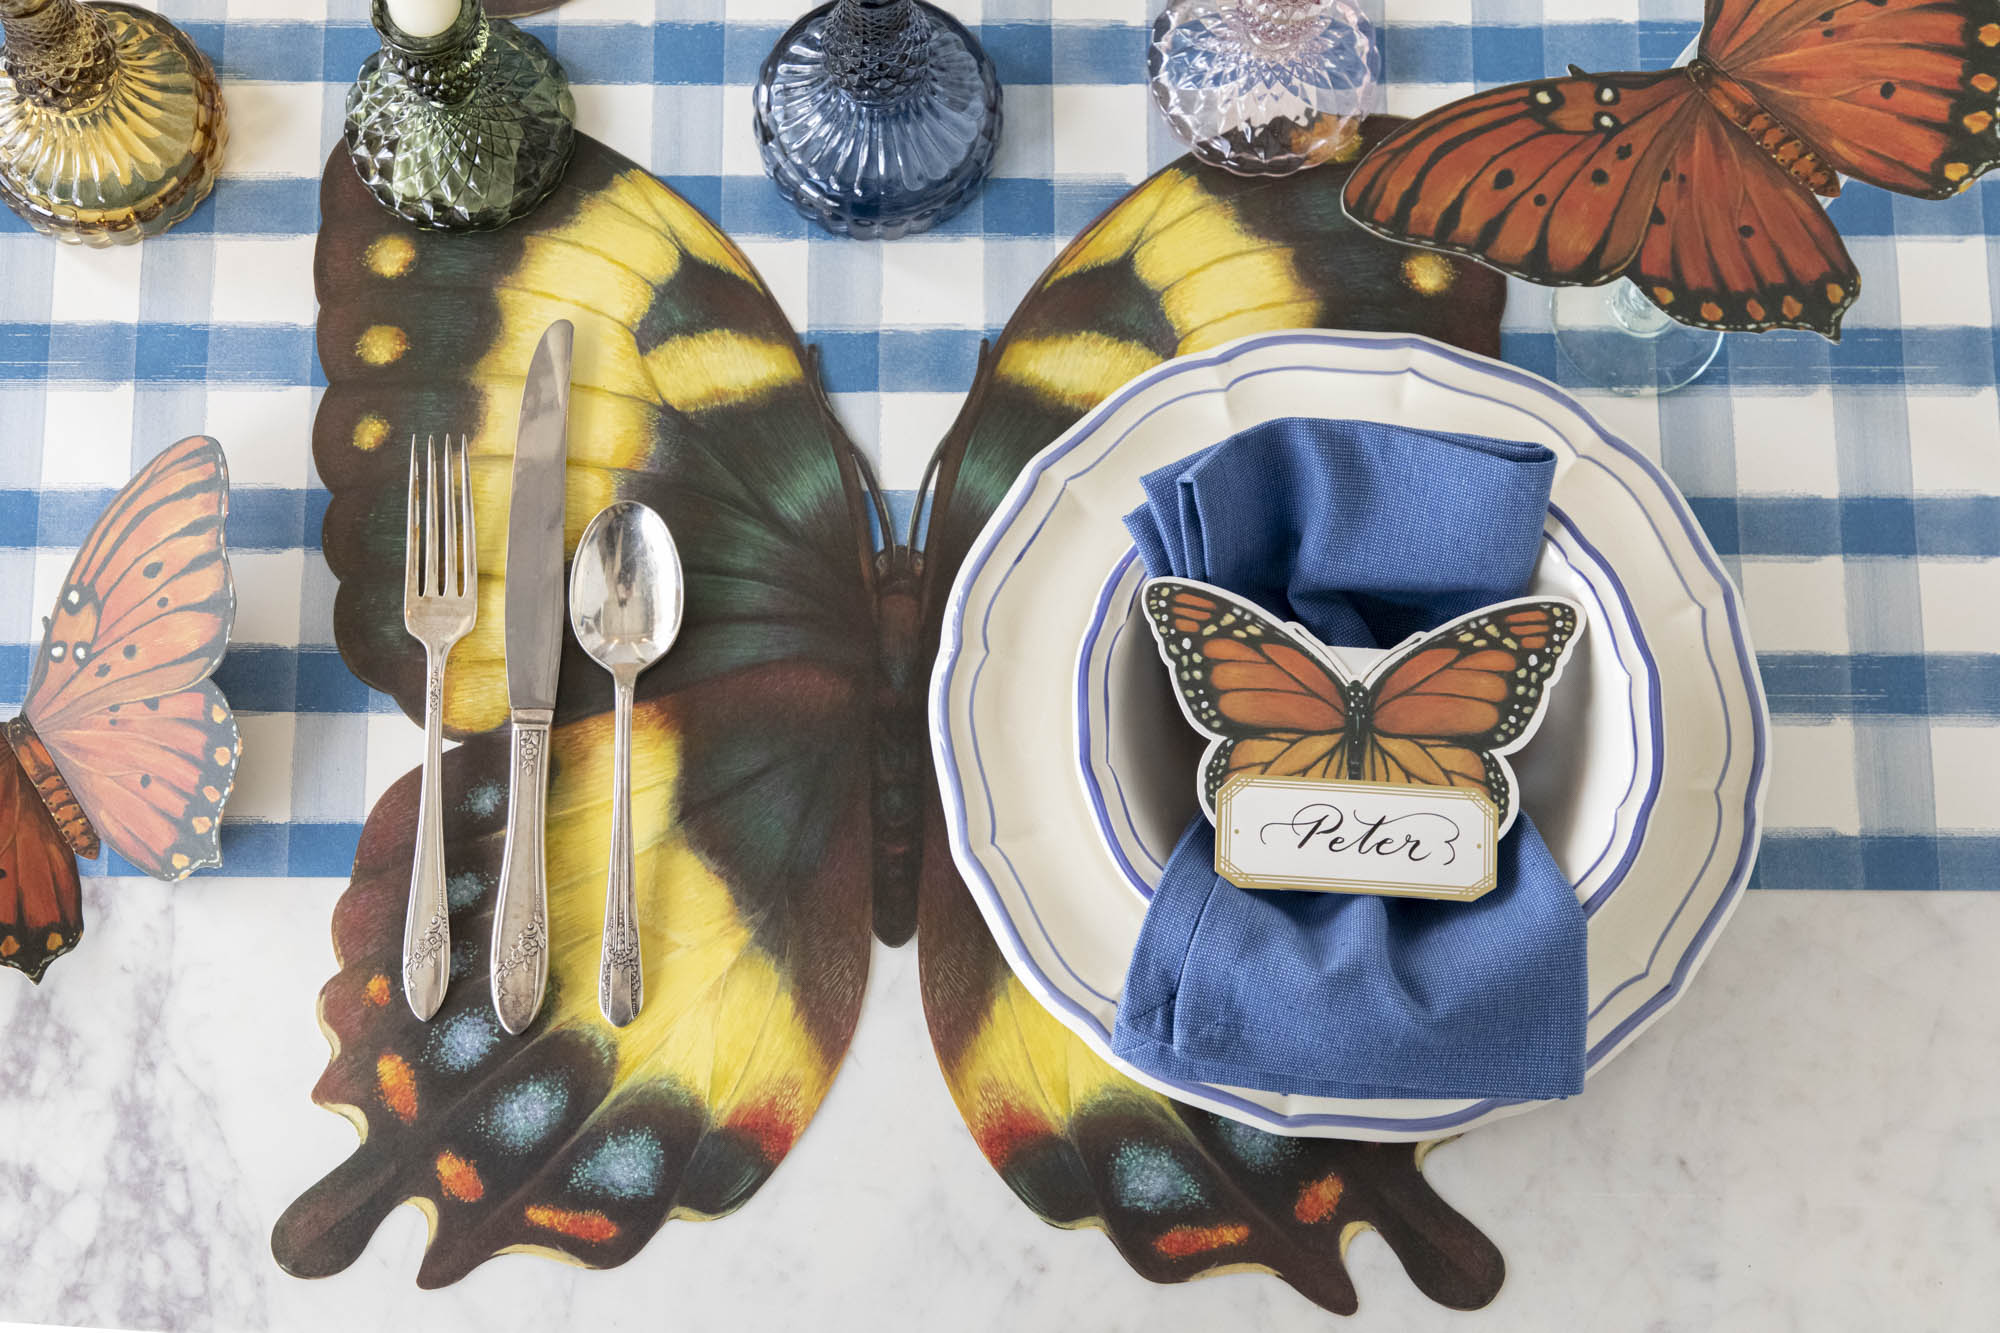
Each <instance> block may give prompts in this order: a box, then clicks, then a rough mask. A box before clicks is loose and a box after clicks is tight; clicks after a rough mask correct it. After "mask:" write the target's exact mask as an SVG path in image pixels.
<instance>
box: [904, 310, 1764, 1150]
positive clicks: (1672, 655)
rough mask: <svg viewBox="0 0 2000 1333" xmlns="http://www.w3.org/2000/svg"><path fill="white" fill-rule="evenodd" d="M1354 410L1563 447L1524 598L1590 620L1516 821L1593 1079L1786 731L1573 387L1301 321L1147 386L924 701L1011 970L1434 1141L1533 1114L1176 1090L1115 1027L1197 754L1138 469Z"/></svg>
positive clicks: (1720, 912)
mask: <svg viewBox="0 0 2000 1333" xmlns="http://www.w3.org/2000/svg"><path fill="white" fill-rule="evenodd" d="M1296 416H1308V417H1345V418H1351V419H1363V420H1374V421H1383V422H1392V423H1394V424H1397V425H1401V426H1406V427H1413V428H1418V429H1433V430H1442V431H1462V432H1468V433H1475V434H1483V435H1488V436H1496V437H1502V438H1507V439H1516V440H1528V441H1534V442H1538V443H1542V444H1546V445H1548V446H1549V447H1550V448H1551V449H1553V450H1554V451H1555V453H1556V457H1557V474H1556V480H1555V488H1554V493H1553V498H1552V500H1551V504H1550V511H1549V519H1548V525H1547V528H1546V530H1545V533H1544V540H1543V552H1542V559H1541V561H1540V564H1539V566H1538V568H1537V571H1536V576H1535V580H1534V585H1533V588H1532V589H1531V591H1535V592H1559V593H1562V594H1564V595H1566V596H1569V597H1572V598H1575V599H1576V600H1578V601H1580V602H1582V603H1583V604H1584V607H1585V610H1586V613H1587V615H1588V617H1589V621H1588V623H1589V626H1590V628H1589V631H1588V633H1587V634H1586V635H1585V638H1584V641H1583V644H1582V646H1581V648H1580V650H1579V656H1578V659H1577V660H1576V661H1575V663H1574V664H1573V665H1572V666H1571V668H1570V671H1569V673H1566V674H1565V677H1564V682H1565V683H1564V688H1563V690H1562V691H1560V692H1558V694H1557V695H1556V696H1555V697H1554V699H1553V700H1552V701H1551V705H1550V714H1549V716H1548V718H1547V719H1546V720H1545V722H1544V724H1543V726H1542V728H1541V730H1540V732H1539V733H1538V734H1537V736H1536V738H1535V740H1534V741H1533V742H1532V743H1531V744H1530V745H1529V746H1528V747H1527V748H1526V749H1524V750H1522V751H1520V752H1519V753H1518V754H1516V755H1515V756H1513V760H1512V762H1513V765H1514V767H1515V769H1516V771H1517V773H1518V774H1519V776H1520V780H1521V785H1522V801H1523V808H1524V809H1526V810H1527V811H1528V812H1529V813H1530V814H1532V815H1533V816H1534V818H1535V822H1536V824H1537V826H1538V827H1539V828H1540V829H1541V831H1542V833H1543V835H1544V836H1545V837H1546V839H1547V840H1548V843H1549V846H1550V849H1551V850H1552V851H1553V852H1554V853H1555V856H1556V859H1557V860H1558V861H1559V862H1560V863H1561V865H1562V866H1563V868H1564V869H1565V870H1566V871H1567V872H1568V873H1569V875H1570V878H1571V879H1572V880H1573V881H1574V882H1575V884H1576V886H1577V895H1578V898H1579V899H1580V900H1581V901H1582V903H1583V905H1584V909H1585V911H1586V913H1587V914H1588V917H1589V941H1590V945H1589V960H1590V1023H1589V1029H1588V1048H1589V1050H1588V1057H1589V1067H1590V1069H1591V1071H1592V1072H1595V1071H1596V1070H1598V1069H1600V1068H1602V1067H1603V1066H1604V1064H1605V1063H1606V1062H1607V1061H1609V1060H1610V1059H1611V1057H1612V1056H1614V1055H1616V1054H1617V1053H1618V1052H1619V1051H1620V1050H1622V1049H1623V1048H1624V1047H1625V1045H1626V1044H1627V1043H1629V1042H1630V1041H1631V1040H1632V1039H1633V1038H1634V1037H1635V1036H1636V1035H1637V1034H1638V1033H1639V1032H1640V1031H1641V1030H1643V1029H1644V1028H1645V1026H1646V1025H1647V1024H1648V1023H1650V1022H1652V1021H1653V1020H1654V1019H1655V1018H1657V1017H1658V1016H1659V1015H1660V1014H1661V1013H1663V1012H1665V1010H1666V1009H1667V1008H1668V1007H1669V1006H1670V1005H1671V1004H1672V1003H1673V1002H1674V1000H1675V999H1676V998H1677V997H1678V996H1679V994H1680V993H1681V990H1682V989H1683V988H1684V987H1685V986H1686V984H1687V982H1688V980H1689V978H1690V977H1691V976H1692V975H1693V973H1694V971H1695V969H1696V968H1697V967H1699V966H1700V963H1701V960H1702V958H1703V956H1704V955H1705V954H1706V952H1707V950H1708V948H1709V946H1710V945H1711V944H1712V943H1713V942H1714V939H1715V937H1716V934H1717V932H1718V931H1719V930H1720V928H1721V927H1722V925H1723V923H1724V922H1725V921H1726V920H1727V919H1728V916H1729V913H1730V911H1731V910H1732V909H1733V908H1734V906H1735V904H1736V901H1737V899H1738V897H1739V896H1740V895H1741V893H1742V890H1743V885H1744V881H1745V879H1746V878H1747V877H1748V875H1749V873H1750V866H1751V862H1752V860H1753V859H1754V857H1755V854H1756V848H1757V837H1758V829H1759V810H1760V807H1761V803H1762V799H1763V790H1764V771H1765V761H1766V756H1767V755H1768V752H1769V748H1770V739H1769V719H1768V716H1767V713H1766V709H1765V704H1764V697H1763V692H1762V688H1761V686H1760V684H1759V682H1758V678H1757V672H1756V667H1755V659H1754V657H1753V655H1752V653H1751V650H1750V645H1749V642H1748V640H1747V638H1746V637H1745V634H1744V628H1743V619H1742V608H1741V606H1740V604H1739V602H1738V598H1737V595H1736V591H1735V589H1734V587H1733V586H1732V585H1731V583H1730V581H1729V578H1728V576H1727V575H1726V574H1725V573H1724V572H1723V570H1722V567H1721V565H1720V563H1719V562H1718V560H1717V559H1716V556H1715V552H1714V550H1713V549H1712V548H1711V547H1710V546H1709V544H1708V542H1707V541H1706V539H1705V538H1704V537H1703V536H1702V534H1701V531H1700V529H1699V528H1698V527H1697V526H1696V525H1695V522H1694V519H1693V516H1692V515H1691V514H1690V513H1689V511H1688V508H1687V505H1686V503H1685V502H1684V501H1683V500H1682V499H1681V498H1680V496H1679V494H1678V493H1677V492H1676V491H1675V489H1674V487H1673V485H1672V483H1670V482H1669V481H1668V480H1667V479H1666V477H1665V476H1663V475H1662V474H1661V473H1660V471H1659V469H1658V468H1657V467H1655V466H1654V465H1653V464H1652V463H1651V462H1649V461H1648V460H1646V459H1645V458H1644V457H1642V456H1641V455H1639V454H1638V453H1637V452H1635V451H1634V450H1633V449H1631V448H1630V447H1629V446H1627V445H1626V444H1624V443H1622V442H1621V441H1619V440H1617V439H1615V438H1613V437H1612V436H1610V435H1609V434H1607V433H1606V432H1605V431H1604V430H1603V429H1602V428H1601V427H1600V426H1598V425H1597V424H1596V423H1595V422H1594V421H1592V420H1591V418H1590V417H1589V415H1588V414H1586V413H1585V412H1584V411H1583V410H1582V409H1581V408H1580V407H1579V406H1578V405H1577V404H1576V403H1575V402H1574V401H1573V400H1572V399H1571V398H1569V397H1568V396H1567V395H1566V394H1564V393H1563V392H1562V391H1561V390H1560V389H1557V388H1556V387H1555V386H1553V385H1551V384H1549V383H1547V382H1546V381H1544V380H1541V379H1539V378H1537V377H1535V376H1533V375H1530V374H1528V373H1526V372H1523V371H1520V370H1517V369H1515V368H1513V367H1511V366H1506V365H1503V364H1500V363H1498V362H1494V361H1489V360H1486V359H1485V358H1482V357H1477V356H1473V355H1471V354H1469V353H1465V352H1461V351H1458V350H1456V349H1454V348H1449V347H1446V346H1443V345H1442V344H1438V343H1434V342H1431V341H1429V340H1428V339H1422V338H1413V337H1406V336H1399V335H1383V334H1357V333H1334V332H1326V331H1298V332H1290V333H1282V334H1270V335H1263V336H1259V337H1254V338H1248V339H1244V340H1241V341H1238V342H1235V343H1230V344H1228V345H1226V346H1223V347H1221V348H1218V349H1216V350H1214V351H1212V352H1207V353H1202V354H1200V355H1197V356H1190V357H1183V358H1181V359H1179V360H1176V361H1172V362H1168V363H1167V364H1165V365H1162V366H1160V367H1158V368H1156V369H1155V370H1153V371H1150V372H1148V373H1147V374H1145V375H1143V376H1141V377H1140V378H1138V379H1137V380H1134V381H1133V382H1132V383H1131V384H1129V385H1127V386H1126V387H1125V388H1124V389H1123V390H1121V391H1120V392H1119V393H1117V394H1115V395H1113V396H1112V397H1111V398H1110V399H1108V400H1107V401H1106V402H1104V403H1103V404H1102V405H1100V406H1099V407H1098V408H1097V409H1096V410H1095V411H1093V412H1092V413H1091V414H1090V415H1089V416H1087V417H1085V418H1084V419H1083V420H1082V421H1080V422H1078V423H1077V425H1076V426H1075V427H1074V428H1073V429H1071V430H1070V431H1069V432H1068V433H1067V434H1066V435H1064V436H1063V437H1062V438H1061V439H1060V440H1058V441H1056V443H1054V444H1053V445H1051V446H1050V447H1049V448H1048V449H1047V450H1045V451H1044V452H1043V453H1042V454H1041V456H1040V457H1038V458H1037V459H1036V460H1035V462H1034V463H1033V464H1031V465H1030V466H1029V467H1028V468H1027V470H1026V471H1024V472H1023V473H1022V475H1021V477H1020V478H1019V480H1018V481H1017V482H1016V484H1015V486H1014V488H1013V490H1012V491H1011V492H1010V493H1009V495H1008V497H1007V500H1006V502H1005V503H1004V504H1003V505H1002V506H1001V508H1000V510H999V511H998V512H997V513H996V514H995V515H994V517H993V520H992V522H991V523H989V524H988V526H987V529H986V531H985V532H984V533H983V534H982V536H981V538H980V541H979V542H978V544H977V545H976V546H975V547H974V548H973V551H972V553H971V555H970V556H969V557H968V558H967V560H966V562H965V565H964V567H963V569H962V570H961V572H960V574H959V579H958V584H957V587H956V589H955V590H954V593H953V596H952V601H951V605H950V608H949V611H948V613H947V616H946V622H945V629H944V644H943V648H942V650H941V652H940V654H939V657H938V663H937V670H936V674H935V675H934V677H933V678H932V689H931V736H932V744H933V747H934V749H935V751H936V755H937V768H938V773H939V779H940V782H941V784H942V786H943V790H944V799H945V805H946V810H947V813H948V815H949V822H950V826H951V836H952V849H953V852H954V854H955V855H956V857H957V859H958V863H959V867H960V869H961V870H962V871H963V872H964V874H965V877H966V880H967V882H968V883H969V884H970V885H971V886H972V890H973V895H974V897H975V898H976V899H977V900H978V902H979V904H980V908H981V910H982V911H983V912H984V913H985V915H986V918H987V921H988V923H989V924H990V925H991V926H992V928H993V932H994V935H995V937H996V938H997V939H998V940H999V942H1000V946H1001V948H1002V950H1003V951H1004V952H1005V953H1006V955H1007V959H1008V961H1009V962H1010V963H1011V964H1012V965H1013V968H1014V970H1015V972H1016V973H1017V974H1018V975H1019V976H1020V978H1021V980H1022V981H1023V982H1024V983H1025V984H1026V985H1027V986H1028V987H1029V989H1030V990H1032V991H1033V992H1034V993H1035V994H1036V995H1037V996H1038V997H1039V998H1040V999H1041V1001H1042V1002H1043V1003H1044V1004H1046V1005H1047V1006H1048V1007H1049V1009H1050V1010H1051V1011H1052V1012H1053V1013H1054V1014H1055V1015H1056V1016H1057V1017H1058V1018H1059V1019H1061V1020H1062V1021H1063V1022H1064V1023H1065V1024H1067V1025H1068V1026H1069V1027H1070V1028H1072V1029H1073V1030H1074V1031H1076V1032H1077V1033H1078V1034H1079V1035H1080V1036H1081V1037H1082V1038H1083V1039H1084V1040H1085V1041H1086V1042H1088V1043H1089V1044H1090V1045H1091V1046H1092V1047H1093V1048H1094V1049H1095V1050H1096V1051H1097V1052H1098V1053H1099V1054H1100V1055H1103V1056H1104V1057H1105V1058H1106V1059H1108V1060H1112V1061H1113V1062H1114V1063H1117V1064H1119V1065H1120V1067H1121V1068H1123V1069H1125V1071H1126V1072H1127V1073H1129V1074H1131V1075H1132V1076H1133V1077H1135V1078H1137V1079H1139V1080H1140V1081H1142V1082H1144V1083H1147V1084H1149V1085H1150V1086H1152V1087H1155V1088H1157V1089H1159V1090H1160V1091H1162V1092H1164V1093H1166V1094H1168V1095H1169V1096H1172V1097H1176V1098H1179V1099H1180V1100H1182V1101H1186V1102H1190V1103H1193V1104H1195V1105H1198V1106H1203V1107H1206V1108H1208V1109H1210V1110H1213V1111H1216V1112H1219V1113H1220V1114H1223V1115H1227V1116H1231V1117H1233V1118H1235V1119H1238V1120H1241V1121H1244V1122H1246V1123H1248V1124H1252V1125H1256V1126H1259V1127H1261V1128H1265V1129H1271V1130H1276V1131H1279V1132H1283V1133H1289V1134H1309V1135H1323V1136H1329V1137H1340V1138H1361V1139H1387V1140H1393V1139H1417V1138H1429V1137H1433V1136H1436V1135H1439V1134H1443V1133H1451V1132H1455V1131H1458V1130H1462V1129H1466V1128H1468V1127H1470V1126H1473V1125H1476V1124H1481V1123H1484V1122H1485V1121H1487V1120H1490V1119H1493V1118H1495V1117H1497V1116H1501V1115H1506V1114H1510V1113H1513V1112H1518V1111H1521V1110H1524V1109H1527V1108H1528V1107H1529V1106H1532V1105H1535V1104H1536V1103H1523V1102H1502V1101H1493V1100H1488V1101H1439V1100H1343V1099H1337V1098H1327V1097H1307V1096H1294V1095H1287V1094H1282V1093H1273V1092H1263V1091H1258V1090H1254V1089H1247V1088H1232V1087H1225V1086H1221V1085H1215V1084H1206V1083H1192V1082H1181V1081H1176V1080H1171V1079H1159V1078H1154V1077H1151V1076H1149V1075H1146V1074H1143V1073H1141V1072H1140V1071H1138V1070H1135V1069H1132V1068H1131V1067H1130V1066H1127V1065H1124V1064H1123V1063H1122V1062H1120V1061H1117V1060H1116V1058H1115V1057H1113V1056H1112V1054H1111V1050H1110V1034H1111V1027H1112V1024H1113V1021H1114V1019H1115V1016H1116V1013H1117V1007H1118V995H1119V991H1120V989H1121V987H1122V985H1123V981H1124V975H1125V967H1126V963H1127V962H1128V960H1129V959H1130V957H1131V952H1132V946H1133V943H1134V941H1135V940H1136V939H1137V937H1138V932H1139V924H1140V921H1141V919H1142V918H1143V916H1144V914H1145V908H1146V899H1147V896H1148V894H1149V893H1150V892H1151V889H1152V886H1153V884H1154V883H1156V882H1157V880H1158V878H1159V875H1160V870H1161V867H1162V865H1163V864H1164V863H1165V861H1166V858H1167V854H1168V852H1169V850H1170V849H1171V848H1172V846H1173V843H1174V841H1175V840H1176V839H1177V838H1178V837H1179V835H1180V832H1181V830H1182V829H1183V828H1184V827H1185V826H1186V824H1187V821H1188V820H1189V818H1191V817H1192V816H1193V814H1194V812H1195V809H1196V804H1195V784H1194V774H1195V771H1196V765H1197V760H1198V756H1199V754H1200V750H1201V742H1200V739H1199V738H1198V737H1196V736H1195V735H1194V733H1193V732H1192V731H1191V730H1190V729H1189V728H1187V727H1186V726H1185V725H1184V724H1183V723H1182V722H1181V721H1180V718H1179V714H1178V711H1177V710H1176V708H1175V705H1174V703H1173V701H1172V698H1171V695H1170V693H1169V690H1168V685H1167V680H1166V675H1165V672H1164V671H1163V670H1162V669H1161V667H1160V664H1159V659H1158V657H1157V654H1156V653H1155V652H1154V650H1153V646H1152V643H1151V640H1150V636H1149V634H1148V633H1147V631H1146V629H1145V627H1144V625H1143V622H1142V620H1141V617H1140V613H1139V611H1138V609H1137V605H1136V598H1137V592H1138V587H1139V584H1140V582H1141V581H1142V580H1143V578H1144V577H1145V573H1144V570H1143V569H1142V568H1141V567H1140V565H1139V562H1138V559H1137V556H1136V553H1135V552H1134V551H1133V549H1132V545H1131V542H1130V540H1129V539H1128V538H1127V536H1126V534H1125V529H1124V526H1123V524H1122V523H1121V521H1120V520H1121V518H1122V516H1123V515H1124V514H1125V513H1127V512H1128V511H1130V510H1131V509H1133V508H1135V507H1136V506H1138V505H1139V503H1140V502H1141V500H1142V498H1143V497H1142V492H1141V490H1140V485H1139V479H1140V478H1141V477H1143V476H1144V475H1145V474H1146V473H1148V472H1151V471H1153V470H1154V469H1156V468H1160V467H1164V466H1166V465H1167V464H1169V463H1172V462H1174V461H1176V460H1177V459H1180V458H1182V457H1185V456H1186V455H1188V454H1191V453H1194V452H1197V451H1199V450H1201V449H1204V448H1207V447H1208V446H1210V445H1213V444H1216V443H1218V442H1220V441H1222V440H1224V439H1226V438H1228V437H1229V436H1231V435H1233V434H1235V433H1237V432H1238V431H1241V430H1244V429H1246V428H1248V427H1250V426H1253V425H1256V424H1258V423H1259V422H1263V421H1268V420H1272V419H1274V418H1279V417H1296Z"/></svg>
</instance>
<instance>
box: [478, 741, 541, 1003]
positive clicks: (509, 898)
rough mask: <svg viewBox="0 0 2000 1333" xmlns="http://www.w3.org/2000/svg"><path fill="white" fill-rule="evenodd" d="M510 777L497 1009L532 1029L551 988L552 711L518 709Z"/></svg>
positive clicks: (496, 938)
mask: <svg viewBox="0 0 2000 1333" xmlns="http://www.w3.org/2000/svg"><path fill="white" fill-rule="evenodd" d="M513 717H514V732H513V743H512V744H511V746H510V747H509V750H510V756H509V763H508V778H507V845H506V851H505V852H504V853H502V856H501V860H500V892H499V897H498V900H497V901H496V902H495V903H494V904H493V1011H494V1012H495V1013H496V1014H498V1015H499V1016H500V1026H501V1027H504V1028H506V1029H507V1031H509V1032H511V1033H514V1034H516V1035H518V1034H520V1033H522V1032H525V1031H526V1030H527V1028H528V1025H529V1024H530V1023H532V1022H534V1021H535V1014H536V1012H537V1011H539V1010H540V1009H541V1007H542V994H543V992H544V991H546V990H547V989H548V984H549V889H548V862H547V859H546V857H545V856H544V854H543V847H542V823H543V809H544V805H545V803H546V801H547V799H548V792H549V766H548V752H549V724H550V722H551V721H553V720H554V712H553V710H551V709H546V708H541V709H529V708H518V709H515V710H514V715H513Z"/></svg>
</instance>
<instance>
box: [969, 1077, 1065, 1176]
mask: <svg viewBox="0 0 2000 1333" xmlns="http://www.w3.org/2000/svg"><path fill="white" fill-rule="evenodd" d="M976 1119H977V1124H975V1125H974V1127H973V1131H972V1137H973V1140H974V1141H975V1142H976V1143H978V1144H979V1151H981V1152H982V1153H984V1154H986V1160H987V1161H989V1162H991V1163H992V1164H993V1165H994V1167H995V1168H996V1169H1000V1170H1004V1169H1005V1168H1006V1166H1007V1163H1008V1162H1010V1161H1012V1160H1013V1158H1014V1155H1015V1154H1016V1153H1018V1152H1020V1151H1021V1149H1023V1148H1025V1147H1028V1146H1029V1145H1031V1144H1035V1143H1039V1142H1041V1141H1042V1140H1043V1139H1046V1138H1048V1137H1049V1136H1050V1135H1052V1134H1054V1133H1055V1127H1054V1126H1053V1125H1052V1124H1051V1123H1050V1122H1049V1119H1048V1117H1046V1116H1044V1115H1041V1114H1039V1113H1037V1112H1035V1111H1031V1110H1029V1109H1028V1108H1027V1107H1025V1106H1022V1105H1021V1104H1020V1103H1019V1102H1017V1101H1015V1100H1014V1099H1013V1098H1011V1097H1008V1096H1006V1095H1005V1094H1004V1093H1002V1092H1000V1091H999V1090H998V1089H997V1088H989V1089H987V1090H986V1091H985V1093H984V1094H983V1095H982V1097H981V1100H980V1103H979V1110H978V1113H977V1116H976Z"/></svg>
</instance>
